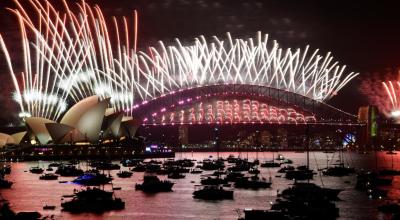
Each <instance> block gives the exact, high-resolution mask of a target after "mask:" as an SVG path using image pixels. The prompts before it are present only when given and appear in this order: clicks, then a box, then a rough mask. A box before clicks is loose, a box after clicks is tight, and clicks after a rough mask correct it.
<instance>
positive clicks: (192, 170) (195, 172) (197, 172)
mask: <svg viewBox="0 0 400 220" xmlns="http://www.w3.org/2000/svg"><path fill="white" fill-rule="evenodd" d="M190 173H192V174H199V173H203V171H202V170H200V169H197V168H194V169H191V170H190Z"/></svg>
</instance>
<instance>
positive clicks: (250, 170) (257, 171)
mask: <svg viewBox="0 0 400 220" xmlns="http://www.w3.org/2000/svg"><path fill="white" fill-rule="evenodd" d="M248 172H249V173H250V174H259V173H260V170H259V169H257V167H253V168H250V169H249V171H248Z"/></svg>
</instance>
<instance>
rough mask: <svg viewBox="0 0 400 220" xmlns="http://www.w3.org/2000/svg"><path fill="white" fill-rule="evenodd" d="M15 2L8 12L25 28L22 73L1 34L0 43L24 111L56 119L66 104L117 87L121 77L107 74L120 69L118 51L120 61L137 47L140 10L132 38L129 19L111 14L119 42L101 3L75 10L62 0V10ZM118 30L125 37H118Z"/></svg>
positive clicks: (44, 4)
mask: <svg viewBox="0 0 400 220" xmlns="http://www.w3.org/2000/svg"><path fill="white" fill-rule="evenodd" d="M15 3H16V5H17V8H16V9H10V11H11V12H12V13H13V14H15V15H16V16H17V18H18V21H19V26H20V31H21V39H22V48H23V53H22V54H23V61H24V68H23V71H22V72H21V73H17V72H16V71H14V69H13V65H12V62H11V59H10V56H9V53H8V50H7V47H6V45H5V43H4V40H3V38H2V36H0V46H1V48H2V50H3V52H4V53H5V55H6V61H7V63H8V66H9V69H10V73H11V77H12V80H13V82H14V86H15V92H14V95H13V98H14V100H15V101H16V102H17V103H19V105H20V108H21V112H24V113H28V114H29V115H32V116H38V117H44V118H49V119H52V120H55V119H57V118H59V117H60V115H61V113H62V112H64V111H65V110H66V109H67V106H68V102H74V103H76V102H78V101H79V100H82V99H83V98H85V97H88V96H91V95H93V94H96V89H97V88H98V87H100V85H102V84H107V85H113V83H112V80H113V79H114V78H115V77H116V76H117V75H110V74H108V73H110V72H112V73H116V72H117V71H116V70H115V62H114V55H115V54H114V51H117V54H116V55H117V56H118V57H119V58H120V59H121V57H122V54H123V56H127V57H130V56H131V55H132V54H133V53H134V52H135V50H136V44H137V35H136V29H137V13H136V11H135V12H134V18H135V20H134V29H135V30H134V31H135V34H134V35H133V36H134V38H133V40H132V39H131V37H130V35H129V28H128V19H127V18H125V17H123V19H122V22H119V21H118V20H117V19H116V18H115V17H113V19H112V24H113V28H114V29H113V30H114V31H115V33H116V35H117V36H115V37H116V38H117V43H111V37H110V36H109V32H110V31H109V29H108V26H107V23H106V19H105V17H104V16H103V13H102V11H101V9H100V8H99V7H98V6H95V7H90V6H89V5H87V4H86V3H85V2H84V1H82V2H81V3H80V4H77V5H76V7H75V8H77V10H72V9H71V7H70V6H69V5H68V4H67V1H66V0H64V1H63V3H64V10H63V11H64V13H61V12H60V11H58V10H57V9H56V8H55V7H54V6H53V5H51V4H50V3H49V2H48V1H38V0H30V1H29V3H27V5H23V4H21V3H20V2H19V1H18V0H15ZM25 7H26V8H25ZM28 8H29V9H28ZM121 27H123V28H121ZM120 29H122V30H120ZM119 34H121V35H124V36H125V40H120V36H119ZM130 41H133V43H130ZM130 45H133V48H134V49H130ZM123 91H125V90H123ZM109 95H110V94H104V95H103V96H101V97H102V98H106V97H108V96H109ZM128 98H131V97H128ZM123 102H126V99H123ZM24 115H26V114H24Z"/></svg>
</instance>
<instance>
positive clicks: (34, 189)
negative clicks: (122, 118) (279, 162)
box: [1, 152, 400, 220]
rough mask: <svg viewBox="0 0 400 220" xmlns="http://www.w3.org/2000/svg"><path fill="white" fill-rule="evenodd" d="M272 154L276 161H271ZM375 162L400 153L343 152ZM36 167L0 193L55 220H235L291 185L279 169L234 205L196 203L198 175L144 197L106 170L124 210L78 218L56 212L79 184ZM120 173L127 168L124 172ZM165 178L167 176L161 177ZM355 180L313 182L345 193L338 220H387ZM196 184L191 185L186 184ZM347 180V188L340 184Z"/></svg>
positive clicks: (384, 163)
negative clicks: (43, 176) (46, 177)
mask: <svg viewBox="0 0 400 220" xmlns="http://www.w3.org/2000/svg"><path fill="white" fill-rule="evenodd" d="M230 154H233V155H235V156H238V155H239V154H240V156H241V157H244V158H246V157H248V158H249V160H250V161H251V160H253V159H254V158H256V157H258V158H259V159H260V161H261V162H262V161H264V160H271V159H272V153H271V152H260V153H258V154H257V153H255V152H248V153H247V152H242V153H231V152H223V153H219V155H220V156H222V157H225V158H226V157H228V156H229V155H230ZM282 154H283V155H284V156H285V157H286V158H289V159H291V160H293V162H294V165H295V166H297V165H304V164H305V161H306V160H305V153H295V152H282ZM210 155H211V156H213V157H214V158H216V157H217V153H207V152H206V153H177V154H176V158H177V159H181V158H189V159H196V160H202V159H205V158H208V157H209V156H210ZM276 155H277V154H276V153H275V157H276ZM327 158H328V159H329V161H328V163H332V164H334V163H335V162H336V160H337V159H338V153H335V154H332V153H329V154H325V153H322V152H310V167H311V168H314V169H315V170H317V169H318V168H324V167H326V164H327ZM376 158H378V167H386V168H391V166H392V159H393V167H394V168H395V169H400V163H399V161H400V154H399V155H393V156H392V155H387V154H385V153H384V152H381V153H378V154H377V156H375V154H374V153H371V154H367V155H360V154H357V153H344V160H345V162H346V163H347V164H349V165H350V166H353V167H355V168H364V169H375V167H376ZM48 164H49V162H40V163H39V165H40V166H42V167H45V168H47V165H48ZM37 165H38V163H37V162H20V163H13V164H12V173H11V175H9V176H8V177H7V178H8V179H9V180H11V181H13V182H14V185H13V186H12V188H11V189H4V190H2V191H1V193H2V196H3V197H4V198H5V199H7V200H9V202H10V203H11V206H12V208H13V209H14V210H15V211H39V212H40V213H42V214H43V215H46V216H50V215H54V218H55V219H85V220H88V219H237V218H238V215H237V213H236V211H235V210H237V209H241V210H242V209H244V208H254V209H267V208H269V207H270V202H273V201H275V198H276V194H277V191H278V190H280V191H281V190H283V189H285V188H286V187H287V186H288V184H290V183H292V181H289V180H286V179H284V178H276V177H275V175H277V173H276V171H277V170H278V168H270V169H268V168H260V170H261V175H262V176H263V177H266V178H268V177H269V176H272V177H273V185H272V189H267V190H258V191H253V190H242V189H235V192H234V200H224V201H217V202H208V201H201V200H197V199H193V198H192V192H193V190H194V185H196V184H199V182H200V174H186V178H184V179H179V180H172V181H173V182H175V185H174V187H173V192H170V193H158V194H153V195H148V194H144V193H143V192H141V191H135V189H134V185H135V183H138V182H141V181H142V177H143V173H141V172H135V173H134V174H133V176H132V177H131V178H126V179H121V178H118V177H117V175H116V173H117V172H118V171H115V170H114V171H111V172H110V173H111V175H113V176H114V181H113V184H114V186H119V187H122V190H119V191H115V194H116V196H117V197H120V198H122V199H123V200H124V201H125V204H126V208H125V209H124V210H122V211H117V212H107V213H104V214H102V215H93V214H79V215H72V214H69V213H66V212H61V210H60V204H61V197H62V195H70V194H72V193H73V190H74V189H80V188H81V187H80V186H79V185H75V184H69V183H59V182H58V181H62V180H66V181H71V180H72V179H74V178H73V177H60V178H59V179H58V180H56V181H43V180H39V175H37V174H31V173H29V172H26V171H28V170H29V168H30V167H31V166H37ZM80 166H81V168H82V169H86V167H87V166H86V164H85V163H82V164H80ZM122 169H123V170H127V169H128V168H125V167H123V168H122ZM207 173H212V171H206V172H203V174H207ZM160 177H161V178H162V179H165V178H166V176H160ZM355 179H356V178H355V176H354V175H353V176H348V177H326V176H322V177H320V176H315V178H314V182H316V183H317V184H320V185H321V184H323V185H325V186H327V187H331V188H341V189H344V191H343V192H341V193H340V194H339V197H340V199H341V200H342V201H338V202H337V203H336V204H337V206H338V207H339V209H340V218H339V219H390V217H389V216H385V215H382V214H379V213H378V212H377V210H376V207H377V205H378V204H380V203H382V202H383V201H372V200H368V198H367V196H366V195H365V193H363V192H358V191H356V190H354V184H355ZM191 181H195V183H191ZM345 181H350V183H345ZM105 189H110V190H111V185H106V186H105ZM389 197H390V198H392V199H396V200H397V199H399V198H400V178H395V179H394V181H393V186H392V187H391V191H390V192H389ZM45 205H56V210H43V209H42V208H43V206H45Z"/></svg>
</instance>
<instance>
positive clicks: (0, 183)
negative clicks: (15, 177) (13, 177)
mask: <svg viewBox="0 0 400 220" xmlns="http://www.w3.org/2000/svg"><path fill="white" fill-rule="evenodd" d="M12 184H13V182H11V181H8V180H6V179H4V178H3V177H0V189H9V188H11V186H12Z"/></svg>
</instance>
